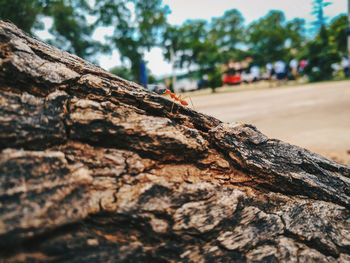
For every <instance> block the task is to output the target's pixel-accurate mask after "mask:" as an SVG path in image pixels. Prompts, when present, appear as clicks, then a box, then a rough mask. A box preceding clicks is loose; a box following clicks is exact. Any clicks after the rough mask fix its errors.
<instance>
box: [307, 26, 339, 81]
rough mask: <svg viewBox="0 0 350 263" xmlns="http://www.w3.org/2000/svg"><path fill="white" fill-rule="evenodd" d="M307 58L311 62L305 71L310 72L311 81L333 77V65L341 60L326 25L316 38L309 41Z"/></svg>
mask: <svg viewBox="0 0 350 263" xmlns="http://www.w3.org/2000/svg"><path fill="white" fill-rule="evenodd" d="M307 59H308V61H309V63H308V66H307V67H306V68H305V72H306V73H307V74H308V76H309V79H310V81H321V80H328V79H331V78H332V72H333V70H332V67H331V65H332V64H333V63H336V62H339V60H340V56H339V53H338V51H337V49H335V48H334V47H332V46H331V45H330V42H329V33H328V29H327V28H326V27H325V26H322V27H321V30H320V33H319V34H318V35H317V36H316V38H315V40H313V41H310V42H309V43H308V45H307Z"/></svg>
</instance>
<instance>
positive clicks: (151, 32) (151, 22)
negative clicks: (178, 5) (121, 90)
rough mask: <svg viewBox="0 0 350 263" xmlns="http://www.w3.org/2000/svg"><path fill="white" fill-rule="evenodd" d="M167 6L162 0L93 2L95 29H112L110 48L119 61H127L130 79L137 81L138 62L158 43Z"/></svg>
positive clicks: (138, 74) (106, 0)
mask: <svg viewBox="0 0 350 263" xmlns="http://www.w3.org/2000/svg"><path fill="white" fill-rule="evenodd" d="M167 14H168V7H167V6H163V5H162V1H161V0H148V1H143V0H96V3H95V11H94V15H96V16H97V21H96V24H95V25H96V26H112V27H113V28H114V34H113V36H112V37H109V38H108V42H109V43H110V48H111V49H112V48H117V49H118V50H119V52H120V54H121V57H122V60H123V61H125V59H129V60H130V63H131V72H132V75H133V78H132V79H133V80H135V81H139V80H140V66H139V65H140V63H141V61H142V59H143V55H144V53H145V52H146V51H147V50H150V48H151V47H153V46H155V45H157V44H159V42H160V36H161V33H162V31H163V30H164V27H165V22H166V15H167Z"/></svg>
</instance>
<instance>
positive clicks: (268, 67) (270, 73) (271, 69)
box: [265, 62, 275, 80]
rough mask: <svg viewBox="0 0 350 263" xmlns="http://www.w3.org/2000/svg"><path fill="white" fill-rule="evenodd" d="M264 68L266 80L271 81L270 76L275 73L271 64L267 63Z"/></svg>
mask: <svg viewBox="0 0 350 263" xmlns="http://www.w3.org/2000/svg"><path fill="white" fill-rule="evenodd" d="M265 67H266V73H267V77H268V80H272V76H273V74H274V73H275V72H274V70H273V65H272V63H271V62H268V63H267V64H266V66H265Z"/></svg>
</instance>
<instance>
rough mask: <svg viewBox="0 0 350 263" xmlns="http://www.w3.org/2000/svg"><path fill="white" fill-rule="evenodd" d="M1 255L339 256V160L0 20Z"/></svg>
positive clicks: (349, 221) (342, 228)
mask: <svg viewBox="0 0 350 263" xmlns="http://www.w3.org/2000/svg"><path fill="white" fill-rule="evenodd" d="M0 102H1V103H0V148H1V149H0V150H1V154H0V200H1V202H0V259H1V260H2V261H4V262H20V261H30V262H36V261H40V262H42V261H43V262H45V261H56V262H216V261H217V262H350V214H349V208H350V178H349V177H350V167H349V166H345V165H341V164H338V163H335V162H333V161H330V160H328V159H326V158H324V157H322V156H320V155H317V154H315V153H312V152H310V151H308V150H306V149H302V148H299V147H297V146H293V145H289V144H287V143H284V142H282V141H279V140H275V139H269V138H267V137H266V136H265V135H263V134H262V133H260V132H259V131H258V130H257V129H256V128H255V127H254V126H252V125H247V124H232V123H231V124H229V123H222V122H221V121H220V120H217V119H215V118H213V117H210V116H207V115H204V114H201V113H198V112H196V111H194V110H193V109H191V108H189V107H184V106H181V105H176V113H175V111H174V113H173V112H172V111H171V107H172V101H171V100H168V99H167V98H165V97H164V96H159V95H157V94H156V93H153V92H151V91H148V90H146V89H144V88H143V87H141V86H139V85H137V84H135V83H133V82H130V81H127V80H124V79H121V78H119V77H117V76H114V75H112V74H110V73H108V72H106V71H105V70H103V69H101V68H99V67H97V66H95V65H93V64H90V63H88V62H86V61H84V60H82V59H81V58H79V57H77V56H74V55H71V54H68V53H66V52H64V51H61V50H59V49H57V48H54V47H52V46H50V45H48V44H45V43H43V42H41V41H39V40H38V39H36V38H33V37H31V36H29V35H27V34H25V33H24V32H23V31H21V30H20V29H18V28H16V27H15V26H14V25H13V24H11V23H7V22H3V21H0Z"/></svg>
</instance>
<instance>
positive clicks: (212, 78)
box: [164, 20, 221, 88]
mask: <svg viewBox="0 0 350 263" xmlns="http://www.w3.org/2000/svg"><path fill="white" fill-rule="evenodd" d="M208 30H209V27H208V23H207V22H206V21H205V20H187V21H186V22H185V23H184V24H183V25H182V26H168V27H167V30H166V32H165V34H164V47H165V50H166V53H165V58H166V59H168V60H169V61H170V55H171V53H170V49H171V48H172V49H173V51H174V54H175V63H176V66H177V67H178V68H184V67H186V68H187V69H188V71H189V72H190V71H191V67H192V68H195V70H196V71H197V72H198V73H199V75H200V76H203V75H205V74H206V75H208V80H209V84H210V85H211V86H212V87H214V88H215V87H217V86H218V85H220V83H218V78H217V76H218V70H217V65H218V63H220V61H221V58H220V52H219V47H218V46H217V45H216V44H215V42H213V41H210V39H209V38H208V32H209V31H208ZM219 80H220V82H221V76H220V77H219Z"/></svg>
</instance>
